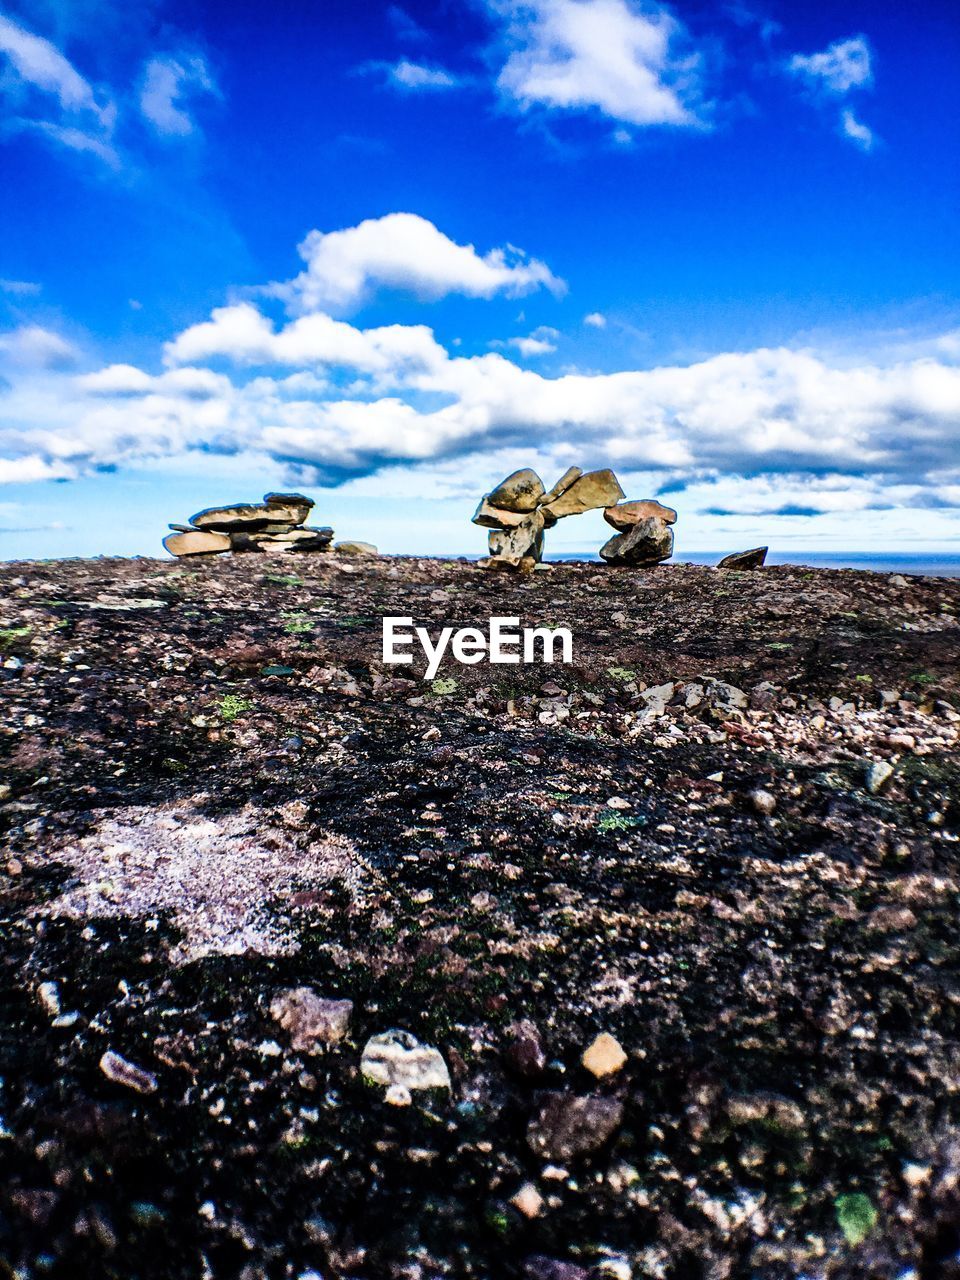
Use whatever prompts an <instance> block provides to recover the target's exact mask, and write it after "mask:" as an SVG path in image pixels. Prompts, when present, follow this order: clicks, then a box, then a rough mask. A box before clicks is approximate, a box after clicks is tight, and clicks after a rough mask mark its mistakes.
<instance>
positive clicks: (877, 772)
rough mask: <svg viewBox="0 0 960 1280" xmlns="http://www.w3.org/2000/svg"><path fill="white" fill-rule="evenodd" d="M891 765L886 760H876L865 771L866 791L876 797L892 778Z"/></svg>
mask: <svg viewBox="0 0 960 1280" xmlns="http://www.w3.org/2000/svg"><path fill="white" fill-rule="evenodd" d="M893 772H894V771H893V765H892V764H890V762H889V761H888V760H876V761H874V763H873V764H872V765H871V766H870V768H869V769H868V770H867V790H868V791H869V792H870V794H871V795H872V796H875V795H877V793H878V792H880V791H882V790H883V788H884V787H885V786H886V785H887V783H888V782H889V781H890V779H891V778H892V777H893Z"/></svg>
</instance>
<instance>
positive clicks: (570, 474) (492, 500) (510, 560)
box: [473, 467, 623, 570]
mask: <svg viewBox="0 0 960 1280" xmlns="http://www.w3.org/2000/svg"><path fill="white" fill-rule="evenodd" d="M622 497H623V490H622V489H621V488H620V485H619V484H618V483H617V477H616V476H615V475H614V474H613V472H612V471H588V472H587V473H586V475H584V473H583V472H582V471H581V469H580V468H579V467H570V468H569V470H567V471H565V472H564V473H563V475H562V476H561V477H560V479H559V480H558V481H557V483H556V484H555V485H554V486H553V488H552V489H549V490H548V489H546V488H545V487H544V483H543V481H542V480H541V479H540V477H539V476H538V475H537V473H536V472H535V471H533V470H532V469H531V468H530V467H524V468H523V469H522V470H521V471H514V473H513V474H512V475H509V476H507V478H506V480H503V481H501V482H500V484H498V485H497V487H496V488H495V489H493V490H492V491H491V492H490V493H488V494H487V495H486V496H485V497H484V498H482V499H481V502H480V505H479V507H477V510H476V512H475V513H474V516H473V523H474V524H478V525H481V526H482V527H483V528H486V529H489V530H490V534H489V537H488V542H489V547H490V555H489V557H488V558H486V559H485V560H481V561H480V563H481V564H482V565H483V566H484V568H488V569H522V570H523V569H532V568H533V567H534V565H536V564H538V563H539V562H540V560H542V558H543V534H544V530H545V529H552V528H553V526H554V525H555V524H556V523H557V521H558V520H562V519H563V518H564V517H565V516H575V515H580V514H581V513H582V512H584V511H592V510H594V509H595V508H597V507H606V506H609V505H610V503H613V502H618V501H619V499H620V498H622Z"/></svg>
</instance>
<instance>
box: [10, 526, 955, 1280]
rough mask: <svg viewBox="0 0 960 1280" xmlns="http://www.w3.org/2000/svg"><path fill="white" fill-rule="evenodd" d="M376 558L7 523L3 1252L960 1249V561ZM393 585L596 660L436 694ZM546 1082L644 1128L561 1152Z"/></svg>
mask: <svg viewBox="0 0 960 1280" xmlns="http://www.w3.org/2000/svg"><path fill="white" fill-rule="evenodd" d="M467 514H469V512H468V513H467ZM681 518H682V516H681ZM611 532H613V530H611ZM548 536H549V535H548ZM360 563H361V562H356V563H355V564H351V563H350V562H348V561H346V560H342V561H341V560H339V558H338V557H335V556H312V557H311V556H302V557H300V558H299V559H296V560H295V561H294V563H293V565H292V566H291V565H290V563H289V560H286V561H284V563H283V564H282V565H281V566H278V565H277V564H276V563H275V562H270V561H267V560H265V559H264V558H262V557H257V556H239V555H235V556H224V557H220V558H213V559H210V560H204V559H203V558H202V557H198V558H195V559H193V560H192V561H189V562H184V563H181V562H179V561H176V560H170V559H168V558H166V557H163V558H158V559H156V560H147V559H137V560H121V559H104V560H88V561H56V562H50V563H24V562H20V563H16V564H13V563H0V632H2V641H0V643H2V646H3V654H2V660H0V701H2V714H0V777H2V782H0V934H2V939H3V944H2V963H0V1008H2V1009H3V1016H2V1017H0V1061H2V1068H0V1074H2V1076H3V1081H4V1083H3V1096H2V1107H0V1114H2V1122H3V1130H2V1135H0V1220H2V1223H3V1229H2V1232H0V1274H7V1273H9V1274H10V1275H11V1276H16V1275H22V1276H24V1277H38V1278H42V1277H51V1280H53V1278H54V1277H56V1280H59V1277H61V1276H62V1277H71V1278H72V1277H74V1276H76V1277H83V1278H84V1280H87V1278H88V1277H89V1278H90V1280H93V1278H94V1277H96V1278H97V1280H99V1278H100V1277H117V1278H118V1280H119V1278H121V1277H122V1278H124V1280H126V1278H128V1277H134V1276H136V1277H138V1280H196V1277H197V1276H198V1274H200V1272H201V1271H202V1270H203V1263H202V1262H201V1261H200V1259H201V1257H202V1258H206V1259H207V1262H208V1264H209V1273H210V1274H211V1275H213V1276H216V1277H218V1278H219V1277H220V1276H224V1277H234V1276H236V1277H238V1280H239V1277H241V1275H242V1276H243V1280H262V1276H261V1275H260V1274H259V1273H261V1272H263V1273H266V1274H267V1275H269V1276H270V1278H271V1280H272V1278H273V1276H274V1275H276V1276H277V1277H289V1278H290V1280H297V1278H298V1277H302V1276H304V1274H309V1272H310V1271H313V1272H315V1273H316V1274H317V1275H323V1276H325V1277H329V1278H330V1280H340V1278H341V1277H343V1278H344V1280H346V1277H350V1280H359V1278H360V1277H365V1278H367V1280H380V1277H384V1278H389V1280H394V1278H397V1280H401V1278H402V1280H409V1278H410V1277H416V1280H434V1278H435V1277H445V1278H450V1280H453V1278H454V1277H468V1276H469V1277H474V1278H480V1277H484V1278H486V1277H490V1278H493V1277H496V1280H500V1278H501V1277H502V1278H503V1280H520V1278H521V1277H523V1276H524V1275H525V1274H527V1275H530V1276H533V1275H538V1276H548V1275H552V1276H554V1277H557V1276H573V1275H577V1276H579V1277H584V1276H586V1275H589V1280H622V1278H623V1277H625V1276H627V1275H629V1274H630V1272H631V1271H632V1273H633V1278H634V1280H640V1278H641V1277H642V1278H644V1280H646V1278H647V1277H652V1276H656V1275H660V1276H662V1277H665V1278H669V1280H677V1278H679V1277H691V1278H692V1277H696V1280H702V1277H703V1276H706V1275H713V1276H718V1277H719V1276H726V1277H727V1280H748V1278H749V1280H801V1278H802V1277H816V1278H817V1280H855V1278H856V1280H862V1278H863V1277H866V1276H870V1277H871V1278H872V1277H874V1276H876V1277H878V1278H881V1280H895V1278H896V1277H898V1276H901V1275H903V1274H904V1272H905V1271H908V1270H909V1269H911V1268H912V1269H916V1270H919V1271H920V1272H921V1273H922V1274H923V1275H924V1277H926V1276H927V1275H929V1276H930V1277H934V1276H936V1277H937V1280H940V1277H941V1276H943V1277H945V1278H946V1277H951V1276H952V1274H953V1272H954V1271H955V1270H956V1264H955V1256H956V1251H957V1236H956V1224H957V1221H958V1201H957V1187H958V1186H960V1153H958V1148H957V1143H956V1140H955V1135H956V1133H957V1132H960V1094H957V1093H956V1092H955V1091H951V1087H950V1085H951V1082H952V1081H954V1080H955V1079H957V1073H958V1044H957V1039H958V1037H957V1030H958V1021H957V1008H958V1006H957V974H958V972H960V935H958V930H957V900H958V894H960V875H958V863H957V849H958V843H957V840H958V836H960V799H958V797H960V580H951V579H946V578H932V577H920V576H919V575H914V574H911V575H909V577H908V578H907V579H906V580H905V582H899V583H895V582H892V581H891V580H890V576H889V575H887V574H885V573H866V572H856V571H852V570H846V569H836V570H819V569H816V568H811V567H802V566H781V565H768V566H767V567H766V568H765V569H764V571H763V572H761V573H744V574H741V575H736V582H734V576H735V575H733V574H726V575H725V574H723V573H719V574H718V573H716V572H715V571H714V570H713V569H712V568H707V567H705V566H699V565H692V564H684V563H677V562H668V563H667V564H665V565H663V566H662V567H661V568H659V569H658V570H657V572H656V573H650V574H647V573H643V572H638V573H626V572H623V571H622V570H620V569H614V568H613V567H610V566H607V565H605V564H603V563H586V562H576V563H575V562H565V563H563V562H558V563H555V564H554V565H553V567H552V569H551V572H550V573H548V574H544V575H543V576H541V575H539V574H537V575H531V576H530V577H519V576H517V575H516V574H515V573H512V572H507V573H502V574H490V575H486V574H484V573H482V572H481V571H480V570H478V569H477V568H476V565H475V564H474V563H472V562H471V563H466V562H459V561H456V560H453V561H451V560H443V561H441V560H428V559H418V558H414V557H404V558H390V559H384V560H383V561H382V562H372V563H373V564H374V565H375V566H376V571H375V572H367V571H361V572H356V573H348V572H345V570H348V569H354V568H357V567H358V565H359V564H360ZM365 568H366V566H364V569H365ZM144 601H149V602H150V607H149V608H146V607H140V604H138V603H137V602H141V603H142V602H144ZM387 614H412V615H413V616H414V618H415V619H416V622H417V624H418V625H422V626H425V627H427V628H429V630H430V632H431V634H433V635H436V634H437V632H438V630H439V628H441V627H443V626H446V625H450V624H451V623H456V624H457V625H471V626H479V627H485V626H486V624H487V620H488V619H489V618H490V617H491V616H492V615H501V616H514V615H518V616H520V617H521V619H522V622H523V625H529V626H535V625H557V626H568V627H569V628H570V629H571V630H572V632H573V635H574V641H575V646H574V658H575V661H574V664H573V665H572V666H569V667H567V666H560V665H554V666H552V667H551V668H550V669H549V670H545V669H544V668H543V667H542V666H540V665H534V666H525V665H520V666H517V667H513V668H512V669H511V668H506V667H491V666H488V665H487V664H486V663H480V664H477V665H476V666H472V667H467V666H461V665H459V664H457V663H455V662H454V661H453V660H451V659H449V658H448V659H445V661H444V663H443V666H442V669H441V671H440V672H439V677H440V678H442V679H443V683H442V684H441V685H440V689H437V690H435V689H434V688H433V687H432V683H431V682H426V681H425V680H424V679H423V678H422V676H423V664H422V663H415V664H413V665H412V666H411V668H410V669H409V670H404V669H403V668H400V667H389V666H384V664H383V663H382V662H381V660H380V643H381V633H380V627H379V619H380V618H381V617H383V616H384V615H387ZM7 663H12V664H13V665H6V664H7ZM866 676H869V677H870V679H869V680H868V679H864V677H866ZM398 677H403V678H398ZM451 684H453V685H454V687H453V688H452V689H451V688H450V685H451ZM441 689H442V690H446V692H441V691H440V690H441ZM654 712H655V713H656V714H653V713H654ZM881 761H884V762H886V763H888V764H890V765H895V769H894V772H893V773H892V775H890V776H889V777H888V778H887V781H886V783H885V785H884V787H883V789H882V790H881V791H880V792H878V793H877V794H876V795H871V793H870V791H869V790H868V789H867V785H866V784H867V773H868V769H869V767H870V766H871V764H873V763H879V762H881ZM761 790H763V791H767V792H769V793H770V795H772V796H773V797H774V798H775V799H776V802H777V807H776V810H775V812H774V814H773V815H770V816H767V815H764V814H763V813H761V812H760V811H759V810H758V809H757V807H756V802H755V800H754V799H753V798H752V797H753V796H754V794H755V793H756V792H757V791H761ZM611 799H616V801H617V804H615V805H611V804H610V803H609V802H610V800H611ZM45 983H55V984H56V985H57V988H58V999H59V1005H60V1008H61V1014H60V1015H59V1016H57V1017H53V1016H52V1013H53V1011H54V1009H55V1005H54V1003H53V1001H52V999H50V1000H47V1001H44V1000H43V999H42V997H41V996H40V993H39V987H40V985H41V984H45ZM299 987H309V988H310V989H311V990H313V991H314V992H315V993H316V994H317V995H318V996H334V995H335V996H337V997H343V998H348V999H350V1000H351V1001H353V1003H354V1017H353V1021H352V1023H351V1029H350V1031H348V1033H347V1036H346V1037H345V1038H344V1039H343V1040H341V1041H340V1042H339V1044H333V1045H330V1046H328V1047H327V1048H326V1049H325V1050H324V1051H323V1052H322V1053H320V1054H309V1055H308V1054H307V1053H306V1052H304V1053H300V1054H299V1055H298V1054H297V1053H296V1052H295V1051H294V1050H293V1049H292V1047H291V1044H290V1040H289V1035H288V1033H287V1032H286V1031H285V1030H284V1029H283V1027H282V1026H281V1025H280V1024H279V1023H278V1022H277V1020H276V1019H275V1018H274V1017H273V1016H272V1015H271V1012H270V1005H271V1003H272V1001H273V1000H274V998H275V997H276V996H277V994H278V992H279V991H280V990H289V989H296V988H299ZM62 1019H69V1022H67V1021H61V1020H62ZM521 1021H526V1022H528V1023H529V1024H531V1025H532V1026H533V1027H534V1028H535V1032H534V1033H531V1032H529V1031H527V1032H525V1033H524V1034H522V1035H521V1034H518V1033H517V1032H516V1030H515V1027H516V1024H517V1023H519V1022H521ZM58 1024H59V1025H58ZM388 1027H406V1028H408V1029H409V1031H411V1032H412V1033H414V1034H415V1035H416V1037H417V1039H418V1040H419V1041H420V1043H421V1044H422V1045H424V1046H427V1045H429V1046H435V1047H436V1049H437V1050H438V1051H439V1052H440V1054H441V1055H442V1057H443V1059H444V1061H445V1063H446V1064H447V1067H448V1074H449V1077H450V1079H451V1082H452V1084H453V1086H454V1087H453V1089H446V1088H441V1089H437V1090H436V1091H432V1090H425V1091H419V1092H417V1091H413V1092H411V1091H410V1090H409V1089H407V1088H406V1087H405V1086H403V1085H398V1086H395V1087H392V1086H390V1085H387V1086H383V1085H376V1086H371V1085H369V1084H367V1083H366V1082H365V1081H364V1079H363V1076H362V1074H361V1071H360V1064H359V1059H360V1049H361V1047H362V1046H363V1044H364V1043H365V1042H366V1040H367V1038H368V1037H369V1036H370V1035H371V1034H373V1033H375V1032H380V1031H383V1030H385V1029H386V1028H388ZM598 1030H602V1031H604V1032H606V1033H608V1034H610V1035H611V1036H612V1037H614V1038H615V1039H616V1040H617V1041H618V1042H619V1043H620V1044H621V1045H622V1046H623V1047H624V1049H625V1050H629V1056H628V1061H627V1062H626V1063H625V1064H624V1065H623V1066H622V1067H621V1069H620V1070H619V1071H618V1072H616V1073H615V1074H612V1075H608V1076H606V1077H603V1078H602V1079H601V1080H600V1082H599V1083H598V1082H597V1080H596V1078H595V1077H594V1076H593V1075H592V1074H591V1073H590V1072H589V1070H588V1069H587V1068H586V1067H584V1065H583V1062H582V1055H583V1052H584V1049H585V1048H586V1046H588V1045H589V1044H590V1042H591V1041H592V1040H593V1039H594V1038H595V1036H596V1033H597V1031H598ZM534 1036H535V1039H536V1042H537V1044H538V1046H539V1048H536V1047H534V1045H533V1044H532V1043H531V1041H532V1040H533V1038H534ZM516 1040H520V1041H522V1042H523V1043H524V1045H526V1046H528V1047H529V1052H528V1053H527V1054H526V1056H525V1057H524V1061H525V1062H529V1063H530V1067H529V1070H528V1071H527V1070H526V1069H518V1067H519V1066H520V1064H519V1063H516V1062H515V1061H514V1060H513V1058H512V1054H511V1047H512V1045H513V1044H514V1042H515V1041H516ZM108 1049H109V1050H112V1051H113V1052H114V1053H116V1054H118V1055H119V1056H121V1057H122V1058H123V1059H124V1060H125V1061H126V1062H128V1063H130V1064H131V1065H133V1066H136V1067H137V1068H138V1069H139V1070H141V1071H144V1072H146V1073H147V1074H148V1075H150V1076H152V1077H153V1078H154V1079H155V1080H156V1090H155V1091H154V1092H153V1093H147V1094H141V1093H139V1092H137V1091H136V1090H134V1089H131V1088H129V1087H128V1086H126V1085H124V1084H121V1083H116V1082H114V1081H112V1080H110V1079H108V1078H107V1077H106V1076H105V1075H104V1074H103V1072H102V1071H101V1069H100V1067H99V1065H98V1064H99V1061H100V1058H101V1056H102V1055H103V1053H104V1052H105V1051H106V1050H108ZM298 1057H299V1061H298V1060H297V1058H298ZM945 1082H946V1086H947V1087H945ZM544 1090H545V1091H547V1092H550V1093H557V1092H560V1093H569V1094H571V1095H572V1096H575V1097H576V1096H583V1095H592V1094H600V1095H609V1096H611V1097H613V1098H614V1099H615V1101H619V1102H621V1103H622V1105H623V1120H622V1123H621V1124H620V1125H619V1126H618V1127H617V1128H616V1129H615V1130H614V1131H613V1132H612V1133H611V1134H610V1136H609V1137H608V1138H607V1139H606V1141H605V1142H603V1143H602V1145H600V1146H598V1147H596V1148H595V1149H593V1150H589V1151H581V1152H580V1153H579V1154H574V1155H571V1156H570V1157H569V1159H567V1158H563V1159H560V1158H556V1157H552V1156H545V1155H544V1156H540V1155H538V1154H537V1153H535V1152H534V1151H533V1150H532V1149H531V1147H530V1145H529V1143H528V1141H527V1128H528V1125H529V1124H530V1121H531V1119H533V1118H536V1117H537V1116H538V1114H539V1112H540V1107H541V1105H542V1103H543V1101H544V1095H543V1092H541V1091H544ZM388 1095H389V1096H388ZM527 1183H530V1184H532V1185H533V1186H535V1188H536V1190H537V1192H538V1194H539V1195H540V1196H541V1197H542V1199H543V1206H542V1208H541V1210H540V1212H539V1213H538V1214H537V1216H536V1217H534V1218H528V1217H526V1216H525V1214H524V1213H523V1210H522V1209H520V1208H518V1206H517V1205H515V1204H514V1203H512V1201H513V1198H514V1197H515V1196H516V1195H517V1194H518V1193H519V1192H520V1190H521V1188H523V1187H524V1186H525V1185H526V1184H527ZM854 1195H858V1196H862V1197H864V1198H866V1199H869V1201H870V1204H871V1205H872V1206H873V1208H874V1210H875V1215H876V1216H875V1217H874V1214H873V1212H872V1211H870V1210H869V1209H868V1208H866V1207H865V1206H864V1205H863V1204H862V1202H860V1201H856V1202H855V1203H856V1205H858V1206H859V1208H858V1210H857V1222H858V1223H860V1225H861V1227H862V1226H863V1224H865V1223H870V1224H872V1225H870V1226H869V1231H868V1234H867V1235H866V1236H865V1237H864V1238H863V1239H862V1240H861V1242H860V1243H859V1244H858V1245H856V1246H852V1245H850V1244H849V1242H848V1240H847V1236H846V1234H845V1231H844V1227H843V1226H842V1225H841V1222H840V1220H839V1217H838V1214H839V1212H840V1210H839V1209H838V1201H839V1204H840V1206H842V1207H843V1214H844V1215H845V1216H844V1221H845V1222H846V1224H847V1228H848V1229H849V1228H850V1226H851V1223H850V1221H849V1215H850V1198H851V1197H852V1196H854ZM523 1203H526V1204H528V1206H532V1205H533V1203H534V1201H533V1199H532V1197H530V1198H528V1197H526V1196H525V1197H524V1199H523ZM42 1220H44V1221H42ZM853 1225H857V1224H856V1223H854V1224H853ZM858 1229H859V1228H858ZM418 1269H419V1271H420V1272H421V1273H422V1274H421V1275H420V1276H417V1270H418ZM244 1272H246V1274H244Z"/></svg>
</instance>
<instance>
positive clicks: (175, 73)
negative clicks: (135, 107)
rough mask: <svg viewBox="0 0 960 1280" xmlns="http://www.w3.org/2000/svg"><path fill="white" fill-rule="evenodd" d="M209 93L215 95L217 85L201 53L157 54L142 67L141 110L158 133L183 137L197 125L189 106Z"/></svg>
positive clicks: (194, 129)
mask: <svg viewBox="0 0 960 1280" xmlns="http://www.w3.org/2000/svg"><path fill="white" fill-rule="evenodd" d="M211 94H212V95H216V94H218V89H217V85H216V82H215V81H214V79H213V76H212V75H211V73H210V69H209V68H208V66H207V64H206V61H205V59H204V58H203V57H201V55H200V54H177V55H169V54H167V55H164V56H158V57H154V58H151V59H150V61H149V62H148V63H147V65H146V67H145V68H144V74H143V85H142V88H141V90H140V111H141V113H142V114H143V117H144V119H145V120H146V121H147V122H148V123H149V124H150V125H151V127H152V128H153V129H154V130H155V131H156V132H157V133H159V134H161V135H164V136H167V137H181V138H182V137H186V136H188V135H189V134H191V133H194V132H195V131H196V128H197V125H196V122H195V120H194V118H193V116H192V115H191V114H190V111H189V110H188V107H189V105H190V104H191V102H192V101H193V100H194V99H196V98H198V97H201V96H204V95H211Z"/></svg>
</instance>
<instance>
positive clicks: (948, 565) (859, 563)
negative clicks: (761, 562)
mask: <svg viewBox="0 0 960 1280" xmlns="http://www.w3.org/2000/svg"><path fill="white" fill-rule="evenodd" d="M726 554H727V553H726V552H724V551H688V552H686V553H684V552H681V553H680V554H678V555H677V556H676V557H675V561H679V562H681V563H682V562H684V561H686V562H687V563H688V564H716V563H717V561H718V560H722V559H723V557H724V555H726ZM544 559H545V560H597V559H599V557H598V556H597V555H596V553H595V552H590V553H582V554H578V553H576V552H561V553H557V554H556V555H549V554H548V555H546V556H545V557H544ZM767 564H805V565H809V566H810V568H811V569H868V570H870V571H871V572H873V573H904V574H911V573H917V574H924V575H926V576H929V577H935V578H960V552H949V551H944V552H939V551H920V552H915V553H906V554H901V553H900V552H896V551H831V552H824V551H770V552H769V553H768V555H767Z"/></svg>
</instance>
